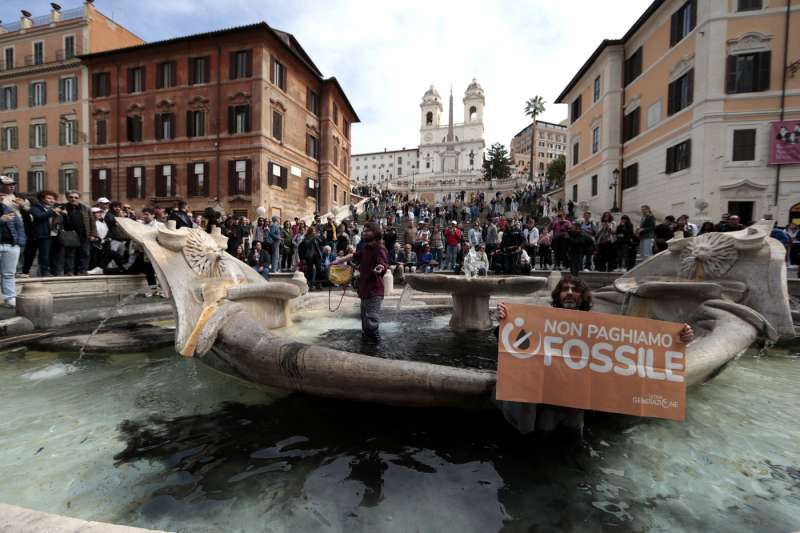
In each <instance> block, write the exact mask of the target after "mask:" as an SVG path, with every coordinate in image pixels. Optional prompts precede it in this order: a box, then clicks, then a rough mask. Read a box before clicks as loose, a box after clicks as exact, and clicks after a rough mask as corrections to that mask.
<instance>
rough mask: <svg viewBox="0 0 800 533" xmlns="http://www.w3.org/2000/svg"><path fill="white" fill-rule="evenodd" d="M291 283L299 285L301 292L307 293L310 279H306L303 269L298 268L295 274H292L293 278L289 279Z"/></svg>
mask: <svg viewBox="0 0 800 533" xmlns="http://www.w3.org/2000/svg"><path fill="white" fill-rule="evenodd" d="M289 283H292V284H294V285H297V287H298V288H299V289H300V294H301V295H303V294H306V293H307V292H308V281H307V280H306V277H305V275H304V274H303V272H302V271H300V270H297V271H295V273H294V274H292V279H291V280H289Z"/></svg>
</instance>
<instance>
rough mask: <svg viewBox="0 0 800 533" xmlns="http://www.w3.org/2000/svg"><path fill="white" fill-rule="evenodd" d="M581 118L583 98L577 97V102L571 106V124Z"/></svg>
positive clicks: (573, 102)
mask: <svg viewBox="0 0 800 533" xmlns="http://www.w3.org/2000/svg"><path fill="white" fill-rule="evenodd" d="M580 116H581V97H580V96H579V97H577V98H576V99H575V100H573V101H572V105H571V106H570V116H569V119H570V122H575V121H576V120H578V118H580Z"/></svg>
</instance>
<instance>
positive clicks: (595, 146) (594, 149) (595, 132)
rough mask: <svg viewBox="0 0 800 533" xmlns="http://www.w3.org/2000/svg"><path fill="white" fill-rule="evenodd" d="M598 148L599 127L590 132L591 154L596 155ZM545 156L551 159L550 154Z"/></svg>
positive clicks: (551, 155)
mask: <svg viewBox="0 0 800 533" xmlns="http://www.w3.org/2000/svg"><path fill="white" fill-rule="evenodd" d="M598 148H600V126H598V127H596V128H594V129H593V130H592V153H593V154H596V153H597V150H598ZM547 156H548V157H549V158H550V159H553V154H552V153H548V154H547Z"/></svg>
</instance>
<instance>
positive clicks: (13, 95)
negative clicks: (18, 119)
mask: <svg viewBox="0 0 800 533" xmlns="http://www.w3.org/2000/svg"><path fill="white" fill-rule="evenodd" d="M16 108H17V86H16V85H11V86H10V87H3V88H2V90H0V111H7V110H9V109H16Z"/></svg>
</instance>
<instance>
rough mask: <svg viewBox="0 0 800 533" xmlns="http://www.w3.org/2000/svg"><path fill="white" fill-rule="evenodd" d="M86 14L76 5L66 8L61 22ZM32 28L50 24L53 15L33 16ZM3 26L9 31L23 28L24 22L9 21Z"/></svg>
mask: <svg viewBox="0 0 800 533" xmlns="http://www.w3.org/2000/svg"><path fill="white" fill-rule="evenodd" d="M84 15H85V11H84V8H82V7H76V8H73V9H64V10H62V11H61V22H63V21H65V20H73V19H80V18H83V17H84ZM31 22H32V26H31V27H32V28H36V27H38V26H49V25H50V23H51V22H53V17H52V16H51V15H40V16H38V17H33V18H32V19H31ZM0 27H1V28H3V29H4V30H6V31H7V32H12V31H19V30H21V29H22V23H21V22H20V21H16V22H9V23H8V24H2V25H0Z"/></svg>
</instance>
